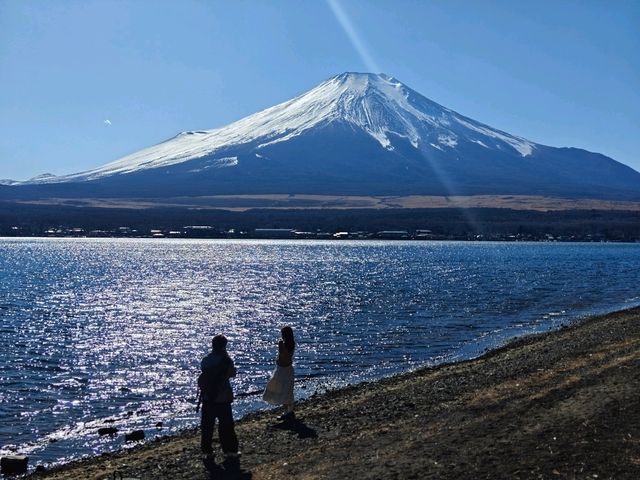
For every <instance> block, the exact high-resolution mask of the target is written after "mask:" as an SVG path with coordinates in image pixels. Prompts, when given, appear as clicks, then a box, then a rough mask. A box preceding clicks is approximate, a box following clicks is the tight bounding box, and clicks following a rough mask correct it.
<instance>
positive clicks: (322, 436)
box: [33, 308, 640, 480]
mask: <svg viewBox="0 0 640 480" xmlns="http://www.w3.org/2000/svg"><path fill="white" fill-rule="evenodd" d="M296 414H297V420H296V421H294V422H289V423H282V422H278V421H277V420H276V419H275V416H276V415H275V414H274V413H273V412H262V413H258V414H252V415H249V416H247V417H245V418H243V419H242V420H240V421H239V422H238V423H237V432H238V436H239V438H240V444H241V450H242V452H243V455H242V457H241V459H240V462H239V464H238V463H235V464H223V463H222V458H221V456H220V455H218V457H217V459H216V460H217V462H218V463H210V464H206V465H205V464H204V463H203V461H202V459H201V456H200V453H199V448H198V447H199V439H198V434H197V433H196V432H187V433H184V434H181V435H178V436H174V437H167V438H162V439H158V440H156V441H153V442H150V443H147V444H145V445H141V446H140V447H137V448H134V449H132V450H128V451H122V452H117V453H111V454H105V455H101V456H99V457H95V458H91V459H88V460H82V461H79V462H74V463H70V464H68V465H64V466H62V467H59V468H57V469H55V470H50V471H48V472H45V473H44V474H34V475H33V478H47V479H82V480H86V479H100V480H102V479H111V478H113V477H112V475H113V472H114V471H115V470H119V471H120V472H121V473H122V474H123V476H124V477H126V478H139V479H145V480H146V479H182V478H184V479H209V478H224V479H235V478H238V479H249V478H251V479H254V480H262V479H282V478H301V479H315V478H326V479H339V478H345V479H356V478H357V479H392V478H398V479H412V478H415V479H423V478H437V479H441V478H442V479H466V478H473V479H482V478H487V479H489V478H490V479H496V478H505V479H507V478H508V479H519V478H522V479H529V478H535V479H538V478H540V479H555V478H558V479H562V478H567V479H574V478H575V479H587V478H589V479H638V478H640V308H636V309H631V310H626V311H622V312H617V313H612V314H609V315H604V316H600V317H593V318H589V319H586V320H584V321H581V322H579V323H577V324H575V325H572V326H570V327H565V328H563V329H561V330H559V331H556V332H551V333H547V334H542V335H535V336H530V337H526V338H521V339H518V340H515V341H514V342H512V343H510V344H509V345H507V346H506V347H503V348H500V349H498V350H494V351H492V352H489V353H487V354H486V355H484V356H483V357H480V358H478V359H475V360H471V361H466V362H460V363H455V364H449V365H443V366H439V367H435V368H427V369H422V370H419V371H415V372H411V373H407V374H404V375H399V376H396V377H392V378H388V379H384V380H381V381H378V382H373V383H366V384H361V385H357V386H355V387H350V388H346V389H342V390H339V391H334V392H330V393H327V394H323V395H316V396H314V397H312V398H310V399H308V400H306V401H303V402H299V404H298V405H297V407H296ZM118 478H119V477H118Z"/></svg>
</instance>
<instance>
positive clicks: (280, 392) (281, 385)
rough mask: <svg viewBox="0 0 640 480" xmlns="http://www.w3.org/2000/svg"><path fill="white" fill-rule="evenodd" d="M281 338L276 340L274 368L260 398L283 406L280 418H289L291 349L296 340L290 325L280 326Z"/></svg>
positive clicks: (291, 411)
mask: <svg viewBox="0 0 640 480" xmlns="http://www.w3.org/2000/svg"><path fill="white" fill-rule="evenodd" d="M280 334H281V335H282V339H281V340H280V341H279V342H278V357H277V358H276V369H275V370H274V371H273V375H271V379H270V380H269V382H267V387H266V388H265V389H264V394H263V395H262V399H263V400H264V401H265V402H267V403H270V404H272V405H282V406H284V414H283V415H282V417H280V418H279V419H280V420H291V419H293V418H294V414H293V351H294V350H295V348H296V342H295V340H294V339H293V330H292V329H291V327H289V326H286V327H282V329H281V330H280Z"/></svg>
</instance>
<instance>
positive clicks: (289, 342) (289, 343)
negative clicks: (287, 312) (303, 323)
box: [280, 325, 296, 352]
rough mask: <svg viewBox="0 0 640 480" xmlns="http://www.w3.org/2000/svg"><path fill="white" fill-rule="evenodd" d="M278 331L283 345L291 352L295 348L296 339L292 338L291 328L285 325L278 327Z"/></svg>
mask: <svg viewBox="0 0 640 480" xmlns="http://www.w3.org/2000/svg"><path fill="white" fill-rule="evenodd" d="M280 333H281V334H282V340H284V346H285V347H287V350H289V351H290V352H293V350H294V349H295V348H296V341H295V340H294V339H293V329H292V328H291V327H290V326H289V325H287V326H286V327H282V328H281V329H280Z"/></svg>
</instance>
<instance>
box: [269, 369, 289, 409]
mask: <svg viewBox="0 0 640 480" xmlns="http://www.w3.org/2000/svg"><path fill="white" fill-rule="evenodd" d="M262 399H263V400H264V401H265V402H267V403H270V404H272V405H288V404H292V403H293V367H281V366H280V365H276V369H275V370H274V371H273V374H272V375H271V378H270V379H269V381H268V382H267V387H266V388H265V389H264V393H263V394H262Z"/></svg>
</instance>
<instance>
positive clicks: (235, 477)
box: [202, 458, 252, 480]
mask: <svg viewBox="0 0 640 480" xmlns="http://www.w3.org/2000/svg"><path fill="white" fill-rule="evenodd" d="M202 463H204V468H206V470H207V478H208V479H209V480H214V479H215V480H220V479H222V480H251V477H252V475H251V472H247V471H245V470H242V468H240V459H239V458H233V459H226V460H225V461H224V462H222V463H216V462H215V460H213V459H211V460H203V461H202Z"/></svg>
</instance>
